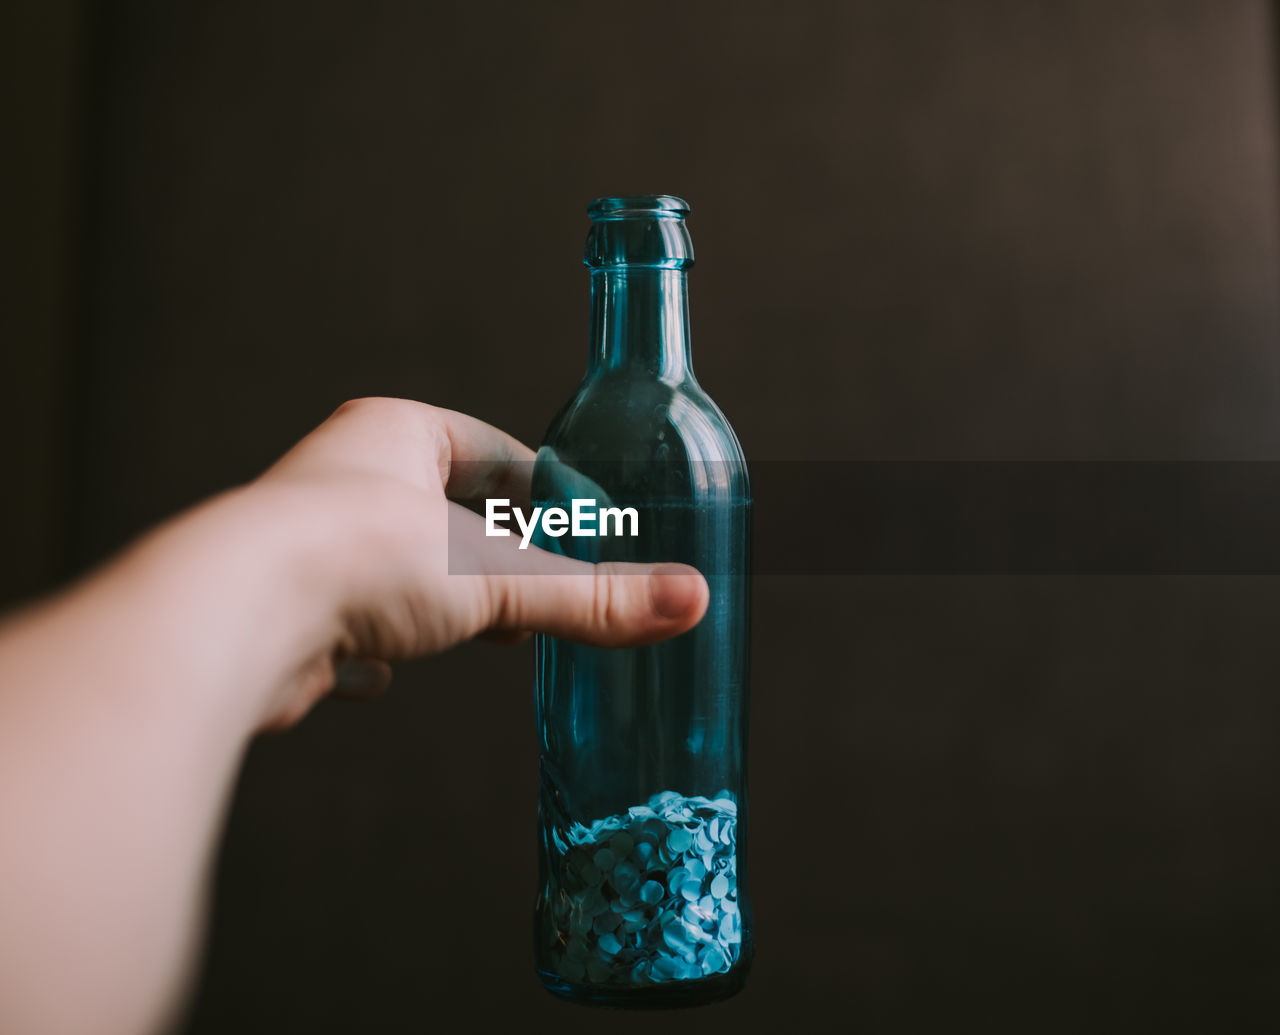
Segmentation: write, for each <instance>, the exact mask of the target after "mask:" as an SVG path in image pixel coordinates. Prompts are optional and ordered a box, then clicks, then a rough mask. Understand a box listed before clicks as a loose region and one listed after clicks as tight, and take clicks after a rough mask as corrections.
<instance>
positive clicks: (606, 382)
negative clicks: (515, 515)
mask: <svg viewBox="0 0 1280 1035" xmlns="http://www.w3.org/2000/svg"><path fill="white" fill-rule="evenodd" d="M539 457H540V459H542V460H544V461H545V460H546V459H547V458H548V457H554V459H555V460H556V461H558V462H560V463H564V464H569V465H571V466H573V467H576V468H578V469H582V470H585V469H588V468H594V469H597V470H599V469H603V468H609V469H616V468H619V467H622V466H630V467H632V468H635V469H637V470H639V469H642V468H644V467H645V466H646V465H647V466H648V467H650V468H652V469H654V470H656V469H658V468H665V469H666V470H667V471H668V472H669V473H672V474H673V475H675V476H676V480H678V481H680V482H686V481H689V480H690V479H692V480H693V481H695V482H706V481H710V482H712V483H714V484H717V485H719V486H721V489H722V491H723V492H724V493H726V494H728V495H732V496H734V497H736V498H739V499H749V498H750V487H749V483H748V479H747V468H746V460H745V458H744V456H743V453H742V446H741V445H740V444H739V442H738V438H737V436H736V435H735V434H734V431H733V428H732V426H731V425H730V424H729V421H728V419H727V418H726V417H725V415H724V413H723V412H722V411H721V410H720V408H719V407H718V406H717V405H716V404H715V402H714V401H712V399H711V397H710V396H709V395H708V394H707V393H706V392H705V391H704V390H703V389H702V387H701V386H700V385H699V384H698V383H697V382H696V381H695V380H693V379H692V378H687V379H684V380H682V381H680V382H679V383H671V382H667V381H662V380H658V379H656V378H641V377H635V376H632V375H630V374H629V372H627V371H625V370H624V371H606V372H603V373H601V374H598V375H596V376H593V377H589V378H587V379H586V380H584V381H583V382H582V384H581V385H580V386H579V387H578V390H577V392H575V393H574V396H573V398H571V399H570V400H569V402H568V403H567V404H566V405H565V406H564V407H563V408H562V409H561V411H560V413H559V414H558V415H557V416H556V418H555V419H554V420H553V421H552V423H551V426H550V427H549V428H548V430H547V434H546V436H545V438H544V439H543V449H542V451H541V452H540V453H539ZM695 468H696V469H697V470H696V471H694V470H693V469H695ZM681 472H684V473H683V475H681ZM626 480H628V481H630V480H631V478H630V477H628V478H627V479H626ZM649 480H650V481H651V482H652V481H653V476H652V475H650V476H649ZM719 494H720V493H719V492H717V495H719Z"/></svg>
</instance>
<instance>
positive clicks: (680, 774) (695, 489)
mask: <svg viewBox="0 0 1280 1035" xmlns="http://www.w3.org/2000/svg"><path fill="white" fill-rule="evenodd" d="M648 218H656V219H664V220H669V219H671V218H673V217H671V216H665V215H664V216H658V217H650V216H648V215H643V214H642V215H640V216H637V217H635V219H636V220H637V221H640V220H643V219H648ZM679 218H680V219H681V220H682V219H683V212H681V214H680V217H679ZM625 229H626V232H627V233H628V234H641V236H643V233H642V231H641V229H640V228H637V227H635V226H632V227H627V228H625ZM662 229H663V230H664V231H665V230H666V229H667V228H662ZM681 230H682V228H681ZM682 232H683V230H682ZM662 247H663V248H664V251H665V252H667V253H669V252H672V251H676V250H678V249H676V248H671V247H669V246H662ZM591 254H592V251H591V243H590V240H589V247H588V264H589V265H591V261H590V256H591ZM648 257H649V258H652V256H648ZM621 258H622V259H623V261H621V262H617V263H603V264H601V265H599V266H597V267H594V268H593V271H592V338H593V351H592V355H593V362H592V365H591V368H590V369H589V371H588V375H587V378H586V379H585V380H584V382H583V384H582V386H581V387H580V388H579V391H578V393H577V394H576V395H575V397H574V398H573V399H572V400H571V401H570V403H569V404H568V405H567V406H566V407H565V408H564V409H563V410H562V411H561V413H560V414H559V416H557V418H556V419H555V421H553V423H552V425H551V427H550V429H549V430H548V432H547V436H546V440H545V442H544V444H543V447H542V449H541V450H540V451H539V454H538V460H537V462H536V464H535V466H534V474H533V480H534V484H533V491H534V502H535V503H536V504H540V505H544V506H545V505H554V506H564V505H565V504H567V503H568V501H569V500H571V499H572V498H584V497H585V498H592V499H595V500H597V502H598V503H599V504H600V505H601V506H610V507H615V508H618V509H619V510H625V509H626V508H632V509H634V510H635V511H636V513H637V515H638V522H637V528H636V532H637V534H636V535H634V536H626V535H615V536H609V537H604V536H599V537H595V538H573V537H569V536H565V537H563V538H561V539H558V540H554V541H551V542H543V543H541V544H540V545H543V546H545V547H547V548H550V549H555V550H557V551H559V552H562V553H566V554H570V555H572V556H576V557H579V558H581V559H585V560H590V561H597V562H598V561H607V560H626V561H681V562H684V563H688V564H692V565H694V566H695V567H697V568H698V569H699V570H700V571H701V572H702V573H703V575H704V577H705V578H706V580H707V584H708V587H709V589H710V602H709V605H708V608H707V611H706V614H705V616H704V617H703V619H702V621H701V622H700V623H699V624H698V625H697V626H695V627H694V628H693V629H692V630H690V631H689V632H687V633H684V634H683V635H681V636H678V637H675V638H674V639H671V640H668V641H665V642H663V643H659V644H654V645H652V646H647V647H638V648H622V649H606V648H594V647H585V646H582V645H580V644H573V643H569V642H567V641H562V640H557V639H555V638H552V637H538V638H537V639H536V641H535V659H536V660H535V665H536V669H535V690H536V700H537V716H538V733H539V751H540V759H539V762H540V789H539V828H540V831H539V869H540V887H539V895H538V901H537V908H536V918H535V928H536V945H535V948H536V954H537V964H538V970H539V975H540V977H541V979H542V981H543V983H544V985H546V986H547V987H548V988H549V989H550V990H551V991H553V992H555V993H557V994H560V995H562V996H565V997H567V998H571V999H577V1000H581V1001H586V1002H597V1003H609V1004H614V1005H634V1006H660V1005H691V1004H694V1003H697V1002H707V1001H712V1000H714V999H718V998H723V997H725V996H727V995H731V994H732V993H733V992H735V991H737V989H738V988H739V987H741V985H742V983H743V981H744V980H745V978H746V974H747V970H748V969H749V966H750V959H751V951H752V926H751V905H750V899H749V896H748V893H747V892H748V881H747V872H746V866H745V854H746V845H747V788H746V769H747V766H746V762H747V759H746V747H747V703H748V685H749V645H750V636H749V631H750V532H751V494H750V487H749V482H748V478H747V470H746V464H745V461H744V459H743V456H742V451H741V448H740V446H739V445H738V442H737V439H736V438H735V436H734V434H733V431H732V429H731V428H730V426H729V424H728V422H727V421H726V420H725V418H724V416H723V414H721V413H720V411H719V409H718V408H716V406H715V404H714V403H712V402H711V400H710V399H709V398H708V397H707V395H706V394H705V393H704V392H703V391H702V389H701V388H700V387H699V386H698V384H697V382H696V380H695V379H694V378H693V373H692V369H691V365H690V364H689V362H688V335H687V308H686V304H685V284H684V278H685V276H686V274H685V269H686V268H687V263H688V262H690V261H691V259H692V256H691V253H690V254H689V255H688V256H675V257H674V259H673V260H672V261H679V262H681V263H683V265H678V266H671V265H669V266H655V265H653V264H652V263H641V262H631V261H627V260H629V259H633V258H634V255H633V254H631V253H630V252H625V253H623V254H622V255H621Z"/></svg>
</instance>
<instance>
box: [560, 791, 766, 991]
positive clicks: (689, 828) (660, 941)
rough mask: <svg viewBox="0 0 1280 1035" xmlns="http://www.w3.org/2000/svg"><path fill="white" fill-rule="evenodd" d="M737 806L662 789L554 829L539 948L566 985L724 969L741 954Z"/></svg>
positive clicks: (722, 796) (633, 981)
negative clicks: (545, 924)
mask: <svg viewBox="0 0 1280 1035" xmlns="http://www.w3.org/2000/svg"><path fill="white" fill-rule="evenodd" d="M736 826H737V803H736V801H735V800H734V798H733V796H732V795H731V794H730V793H729V792H727V791H721V792H719V793H718V794H717V795H716V796H715V797H714V798H706V797H702V796H701V795H698V796H693V797H682V796H681V795H679V794H677V793H676V792H674V791H662V792H660V793H658V794H655V795H653V796H652V797H651V798H649V799H648V803H647V804H644V805H633V806H632V807H631V808H629V809H627V810H626V811H625V812H624V813H619V814H617V815H613V816H609V817H606V818H605V819H601V820H597V821H596V822H594V823H592V824H591V825H590V826H587V825H585V824H582V823H573V824H572V825H570V826H569V827H568V829H567V830H564V829H561V828H557V829H555V830H553V831H552V836H551V838H550V839H549V840H550V843H551V844H553V845H554V846H555V849H556V851H557V852H558V853H559V855H558V861H557V860H553V862H555V866H554V867H553V870H554V872H553V874H552V880H551V888H550V892H549V898H548V900H547V902H548V906H549V911H550V919H551V923H550V925H549V927H550V930H549V931H548V937H547V940H546V942H545V944H546V945H547V946H548V949H549V951H550V954H551V960H552V964H553V967H554V969H555V970H556V971H557V972H558V973H559V975H560V976H561V977H562V978H563V979H564V980H566V981H568V982H570V983H579V982H582V981H584V980H585V981H589V982H590V983H592V984H593V985H625V986H632V987H638V986H644V985H649V984H654V983H664V982H672V981H689V980H696V979H700V978H703V977H706V976H707V975H711V974H718V973H723V972H725V971H727V970H729V969H731V968H732V967H733V965H734V963H735V962H736V961H737V959H738V955H739V953H740V951H741V944H742V932H741V923H740V918H739V915H738V905H737V902H736V901H735V899H734V897H733V896H734V895H735V894H736V888H737V854H736V851H735V849H734V847H733V846H734V844H735V843H736Z"/></svg>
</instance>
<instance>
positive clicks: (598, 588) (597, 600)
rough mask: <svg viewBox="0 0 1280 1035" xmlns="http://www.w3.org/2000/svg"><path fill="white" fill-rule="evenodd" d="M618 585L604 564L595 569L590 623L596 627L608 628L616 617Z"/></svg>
mask: <svg viewBox="0 0 1280 1035" xmlns="http://www.w3.org/2000/svg"><path fill="white" fill-rule="evenodd" d="M617 590H618V586H617V580H616V579H614V577H613V573H612V572H611V571H610V570H609V569H608V568H606V567H605V566H604V565H599V566H598V567H597V568H596V570H595V576H594V581H593V583H592V593H591V624H592V625H594V626H595V627H596V628H598V629H608V628H610V627H611V626H612V625H613V623H614V620H615V619H616V618H617V617H618V615H617V610H618V604H619V601H618V592H617Z"/></svg>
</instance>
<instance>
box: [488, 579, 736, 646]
mask: <svg viewBox="0 0 1280 1035" xmlns="http://www.w3.org/2000/svg"><path fill="white" fill-rule="evenodd" d="M574 567H575V568H576V569H577V570H575V571H571V572H565V573H559V572H556V573H553V572H544V573H538V574H532V573H529V574H491V575H489V576H487V579H488V580H489V588H490V599H491V600H492V601H493V619H492V621H491V622H490V623H489V628H490V629H495V630H526V629H527V630H530V631H532V632H541V633H547V634H549V635H551V636H559V637H561V638H563V639H566V640H575V641H577V642H579V643H587V644H591V645H593V646H597V647H638V646H643V645H645V644H649V643H657V642H658V641H659V640H665V639H667V638H668V637H670V636H676V635H678V634H680V633H682V632H685V631H687V630H688V629H692V628H693V627H694V626H695V625H697V624H698V622H699V620H700V619H701V618H702V615H703V613H704V612H705V611H706V609H707V601H708V600H709V598H710V593H709V591H708V589H707V583H706V580H705V579H704V578H703V577H702V576H701V575H700V574H699V573H698V571H697V569H695V568H691V567H689V566H688V565H687V564H613V563H608V564H597V565H590V564H582V563H581V562H578V563H576V564H575V565H574Z"/></svg>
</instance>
